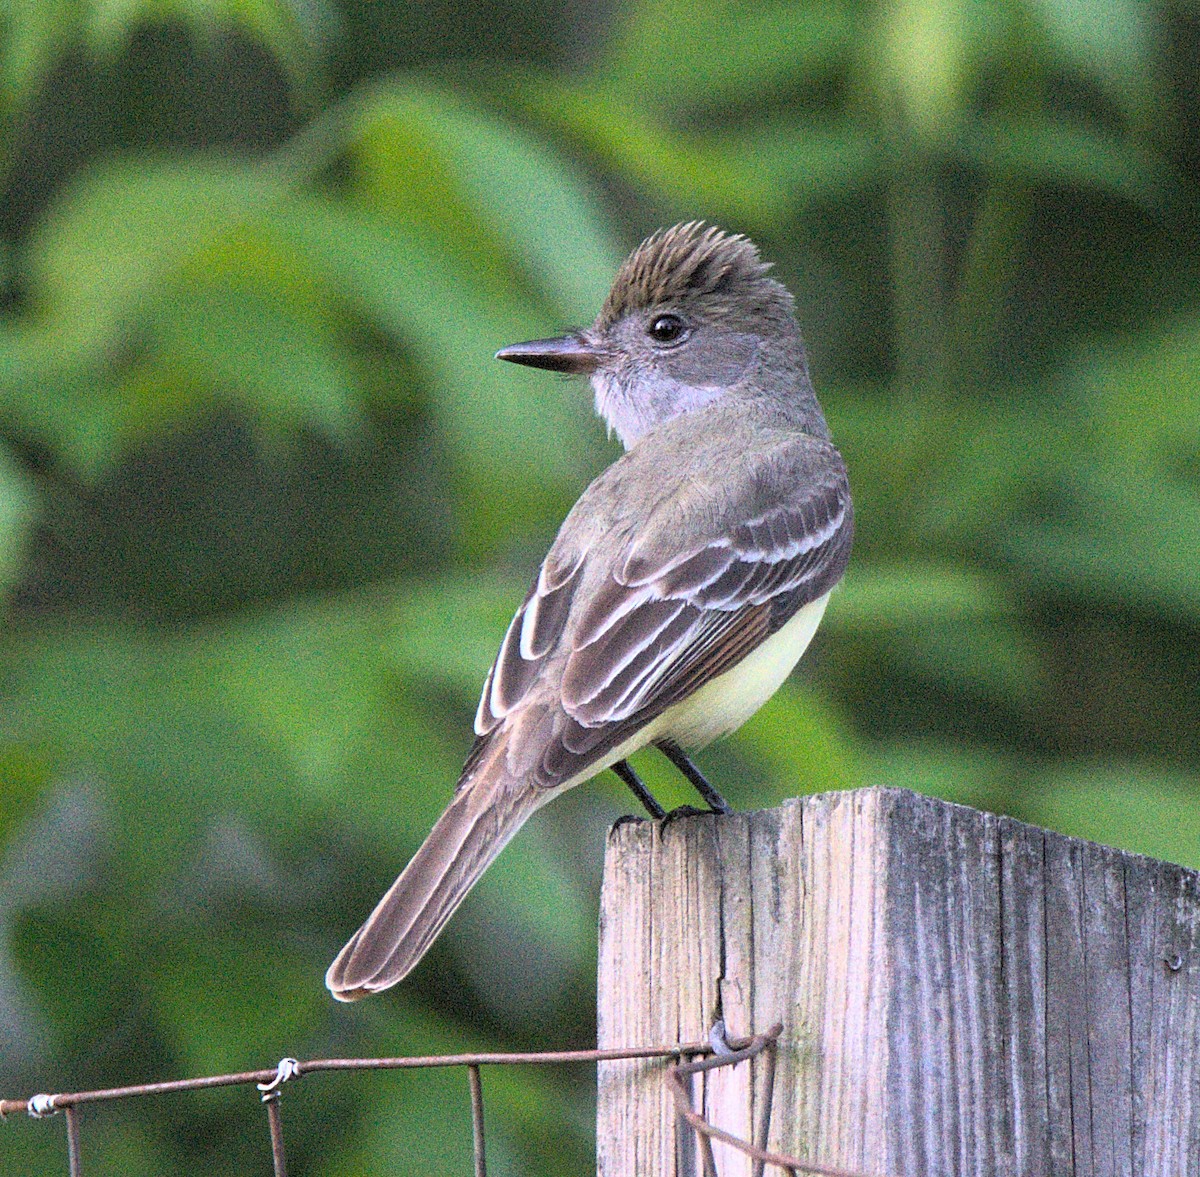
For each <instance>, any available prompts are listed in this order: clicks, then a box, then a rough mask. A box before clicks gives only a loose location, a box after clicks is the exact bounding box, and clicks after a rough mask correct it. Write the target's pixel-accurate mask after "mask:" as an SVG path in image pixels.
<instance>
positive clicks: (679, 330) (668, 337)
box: [649, 315, 687, 343]
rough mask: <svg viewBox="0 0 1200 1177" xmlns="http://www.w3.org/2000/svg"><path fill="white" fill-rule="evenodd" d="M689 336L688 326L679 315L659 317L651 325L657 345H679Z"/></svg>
mask: <svg viewBox="0 0 1200 1177" xmlns="http://www.w3.org/2000/svg"><path fill="white" fill-rule="evenodd" d="M685 334H687V324H686V323H685V322H684V321H683V320H682V319H681V318H680V317H679V316H678V315H658V316H656V317H655V319H654V321H653V322H652V323H651V324H650V331H649V335H650V338H651V339H653V340H654V342H655V343H678V342H679V341H680V340H681V339H682V338H683V337H684V335H685Z"/></svg>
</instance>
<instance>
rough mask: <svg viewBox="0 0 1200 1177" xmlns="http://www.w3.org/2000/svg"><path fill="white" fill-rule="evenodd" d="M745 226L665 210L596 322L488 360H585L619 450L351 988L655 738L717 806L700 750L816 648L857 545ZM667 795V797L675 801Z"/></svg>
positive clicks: (359, 990)
mask: <svg viewBox="0 0 1200 1177" xmlns="http://www.w3.org/2000/svg"><path fill="white" fill-rule="evenodd" d="M770 269H771V266H770V264H769V263H767V262H764V261H763V260H762V257H761V255H760V253H759V250H758V248H757V246H755V245H754V243H753V242H752V241H750V240H749V239H748V238H747V237H746V236H744V235H742V234H738V233H730V232H726V231H724V230H722V229H720V228H718V227H716V226H713V225H709V224H706V223H705V222H702V221H690V222H688V223H685V224H679V225H675V226H673V227H671V228H667V229H661V230H659V231H657V232H655V233H653V234H651V235H650V236H649V237H647V238H646V239H645V240H644V241H643V242H642V243H641V244H640V245H638V246H637V248H636V249H634V250H633V252H632V253H631V254H630V255H629V256H628V258H626V260H625V261H624V262H623V263H622V265H621V266H620V268H619V270H618V272H617V275H616V278H615V280H614V282H613V285H612V289H611V291H610V292H609V294H608V297H607V299H606V300H605V301H604V303H603V306H602V307H601V310H600V313H599V315H598V316H597V318H596V320H595V322H594V323H593V324H592V325H591V327H588V328H584V329H580V330H576V331H573V332H571V333H569V334H567V335H563V336H560V337H557V338H553V339H540V340H533V341H531V342H528V343H520V344H514V345H512V346H509V347H505V348H502V349H501V350H500V351H499V352H497V353H496V358H497V359H501V360H506V361H509V362H512V363H517V364H524V365H527V366H530V367H534V368H541V369H546V370H548V371H551V372H559V373H567V374H571V375H586V376H588V377H589V378H590V382H591V386H592V391H593V394H594V399H595V407H596V411H597V413H598V415H599V416H600V417H602V418H603V419H604V421H605V422H606V423H607V425H608V427H609V431H610V433H615V434H616V436H617V437H618V438H619V440H620V442H621V444H622V446H623V447H624V451H625V452H624V453H623V454H622V455H621V456H620V457H619V458H618V459H617V460H616V461H615V462H614V463H613V464H612V465H610V466H609V467H608V468H607V469H605V470H604V471H603V472H602V473H601V474H600V475H599V476H598V477H597V478H596V479H595V480H594V481H593V482H592V483H591V485H589V486H588V487H587V488H586V489H585V490H584V492H583V494H582V495H581V496H580V498H579V500H578V501H577V502H576V504H575V506H574V507H573V508H572V509H571V511H570V513H569V514H568V515H567V517H566V520H565V521H564V522H563V524H562V527H561V528H560V529H559V532H558V534H557V536H556V538H555V540H554V542H553V544H552V545H551V547H550V550H549V552H548V553H547V555H546V557H545V559H544V560H543V561H542V563H541V566H540V567H539V568H538V570H537V573H536V575H535V576H534V578H533V583H532V585H531V587H530V589H529V592H528V594H527V595H526V597H525V599H524V601H523V602H522V604H521V606H520V608H518V609H517V611H516V613H515V615H514V616H513V619H512V621H511V623H510V625H509V627H508V630H507V632H506V633H505V635H504V638H503V641H502V642H501V644H500V650H499V653H498V654H497V656H496V659H495V662H494V663H493V665H492V667H491V670H490V671H489V673H488V675H487V678H486V681H485V682H484V685H483V692H482V695H481V697H480V700H479V706H478V710H477V712H476V717H475V742H474V744H473V746H472V748H471V750H470V753H469V755H468V756H467V759H466V763H465V765H464V767H463V770H462V774H461V776H460V778H459V781H458V784H457V786H456V788H455V790H454V793H453V795H452V797H451V799H450V801H449V803H448V805H447V807H446V809H445V811H444V812H443V813H442V815H441V817H440V818H439V819H438V820H437V822H436V823H435V825H434V826H433V829H432V830H431V832H430V833H429V835H428V837H427V838H426V840H425V842H424V843H423V844H422V845H421V847H420V848H419V849H418V850H417V852H416V854H415V855H414V856H413V857H412V859H411V860H410V861H409V863H408V865H407V866H406V867H405V868H404V871H403V872H402V873H401V875H400V876H399V878H398V879H397V880H396V881H395V883H394V884H393V885H392V886H391V888H390V889H389V890H388V891H387V893H386V894H385V895H384V896H383V898H382V899H381V900H380V901H379V903H378V905H377V906H376V907H375V909H374V911H373V912H372V913H371V914H370V915H369V916H368V917H367V919H366V921H365V922H364V923H363V925H362V926H361V927H360V928H359V929H358V931H357V932H355V933H354V935H353V936H352V937H351V938H350V940H349V941H348V942H347V944H346V945H345V947H344V948H343V949H342V950H341V952H340V953H339V954H338V956H337V958H336V959H335V960H334V962H333V963H332V964H331V965H330V967H329V969H328V971H327V973H326V978H325V980H326V985H327V986H328V988H329V990H330V992H331V993H332V994H333V996H334V997H336V998H337V999H339V1000H341V1001H355V1000H357V999H359V998H361V997H364V996H366V995H368V994H371V993H375V992H378V991H380V990H383V989H387V988H389V987H390V986H392V985H395V984H396V983H397V982H399V981H400V980H402V979H403V978H404V977H405V976H407V975H408V973H409V972H410V971H411V970H412V969H413V968H414V967H415V966H416V965H417V963H418V962H419V961H420V960H421V958H422V957H423V956H424V954H425V953H426V951H427V950H428V949H429V947H430V945H431V944H432V943H433V941H434V939H435V938H436V937H437V936H438V934H439V933H440V932H441V930H442V928H443V927H444V926H445V924H446V922H447V920H448V919H449V918H450V916H451V915H452V914H453V913H454V911H455V910H456V909H457V907H458V905H459V904H460V903H461V902H462V900H463V898H464V897H465V896H466V894H467V892H468V891H469V890H470V889H471V887H473V886H474V884H475V883H476V882H477V881H478V879H479V877H480V876H481V875H482V874H483V872H484V871H485V870H486V868H487V867H488V866H489V865H490V863H491V862H492V861H493V860H494V859H495V857H496V855H497V854H499V853H500V851H501V850H502V849H503V847H504V846H505V845H506V844H507V843H508V841H509V840H510V839H511V838H512V837H513V836H514V834H516V832H517V831H518V829H520V827H521V826H522V824H523V823H524V822H525V821H526V820H527V819H528V818H529V817H530V815H531V814H533V813H534V811H535V810H537V809H539V808H540V807H541V806H543V805H545V804H546V803H547V802H549V801H550V800H552V799H553V798H554V797H556V796H558V795H559V794H560V793H562V792H564V791H565V790H567V789H570V788H573V787H574V786H576V785H578V784H581V783H582V782H584V781H586V780H588V779H590V778H592V777H594V776H596V775H597V774H598V773H600V772H601V771H603V770H604V769H608V768H611V769H613V770H614V771H615V772H616V773H617V775H618V776H619V777H620V779H621V780H623V781H624V782H625V783H626V784H627V785H629V787H630V788H631V789H632V790H633V792H634V794H635V796H637V797H638V799H639V800H640V801H641V802H642V804H643V805H644V806H645V807H646V808H647V810H648V812H649V813H650V815H651V817H653V818H662V817H663V816H664V813H663V808H662V806H661V805H660V804H659V803H658V802H657V800H656V799H655V798H654V797H653V796H652V795H651V794H650V792H649V790H648V789H647V788H646V787H645V785H644V784H643V783H642V781H641V779H640V778H639V777H638V776H637V774H636V773H635V772H634V770H633V769H632V768H631V767H630V765H629V764H628V757H629V756H630V755H631V754H632V753H634V752H636V751H637V750H639V749H641V748H645V747H647V746H653V747H655V748H658V749H659V750H660V751H662V752H663V753H664V754H666V755H667V756H668V758H669V759H670V760H671V761H672V762H673V763H674V764H675V765H676V766H677V767H678V768H679V769H680V770H681V771H682V772H683V773H684V774H685V775H686V776H687V777H688V779H689V780H690V781H692V783H693V784H694V785H695V786H696V788H697V789H698V790H699V792H700V795H701V797H702V798H703V799H704V800H705V802H706V803H707V804H708V806H709V808H710V809H711V810H713V811H716V812H727V811H728V805H727V803H726V802H725V800H724V798H723V797H722V796H721V795H720V794H719V793H718V792H717V791H716V790H715V789H714V788H712V786H711V785H709V783H708V782H707V781H706V780H705V778H704V776H703V774H702V773H701V772H700V770H699V769H698V768H697V767H696V766H695V764H694V763H693V762H692V760H691V759H690V757H689V755H688V752H687V751H686V750H687V749H691V750H695V749H698V748H702V747H703V746H705V745H706V744H708V743H710V742H711V741H713V740H715V739H717V738H719V737H720V736H723V735H725V734H727V733H728V732H731V731H733V730H734V729H735V728H737V727H739V726H740V725H741V724H742V723H743V722H745V721H746V720H747V719H748V718H749V717H750V716H751V715H753V714H754V712H755V711H757V710H758V708H759V707H760V706H761V705H762V704H763V703H764V702H766V700H767V699H768V698H769V697H770V696H771V695H772V694H774V692H775V691H776V689H777V688H778V687H779V686H780V684H781V683H782V682H783V681H784V679H785V678H786V677H787V675H788V674H789V673H790V671H791V670H792V668H793V667H794V666H795V665H796V663H797V662H798V661H799V659H800V657H801V655H802V654H803V653H804V651H805V649H806V648H807V647H808V644H809V642H810V641H811V639H812V637H813V635H814V633H815V631H816V629H817V625H818V623H819V622H820V620H821V617H822V615H823V613H824V611H825V607H826V604H827V603H828V600H829V595H830V592H831V591H832V589H833V588H834V586H835V585H836V584H837V583H838V581H839V580H840V579H841V578H842V575H843V573H844V572H845V569H846V566H847V563H848V561H849V558H850V550H851V544H852V539H853V531H854V510H853V504H852V501H851V497H850V486H849V480H848V476H847V472H846V467H845V463H844V462H843V460H842V457H841V455H840V453H839V452H838V450H837V449H836V448H835V447H834V445H833V442H832V440H831V435H830V431H829V428H828V426H827V424H826V421H825V417H824V414H823V413H822V411H821V407H820V405H819V403H818V401H817V397H816V394H815V392H814V391H813V386H812V382H811V379H810V376H809V369H808V361H807V358H806V352H805V347H804V343H803V341H802V338H801V333H800V328H799V325H798V323H797V321H796V316H795V312H794V300H793V298H792V295H791V294H790V293H789V291H788V290H787V288H786V287H785V286H784V285H783V284H782V283H781V282H780V281H778V280H777V279H776V278H774V277H773V276H771V274H770V272H769V271H770ZM667 816H670V815H667Z"/></svg>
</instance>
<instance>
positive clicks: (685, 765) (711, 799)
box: [655, 740, 733, 813]
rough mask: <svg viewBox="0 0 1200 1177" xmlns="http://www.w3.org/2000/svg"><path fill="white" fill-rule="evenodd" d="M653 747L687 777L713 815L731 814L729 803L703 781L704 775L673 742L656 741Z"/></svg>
mask: <svg viewBox="0 0 1200 1177" xmlns="http://www.w3.org/2000/svg"><path fill="white" fill-rule="evenodd" d="M655 747H656V748H658V750H659V751H660V752H661V753H662V754H663V755H664V756H665V757H666V758H667V759H668V760H669V761H670V762H671V763H672V764H673V765H675V767H676V768H677V769H679V771H680V772H681V773H683V775H684V776H685V777H687V779H688V780H689V781H690V782H691V785H692V787H693V788H694V789H695V790H696V792H697V793H699V794H700V796H701V798H702V799H703V800H704V804H705V805H707V806H708V808H709V809H710V810H711V811H712V812H713V813H732V812H733V809H732V808H731V806H730V804H729V802H728V801H726V800H725V798H724V797H722V796H721V794H720V793H718V792H717V790H716V789H714V788H713V787H712V785H710V784H709V783H708V781H706V780H705V779H704V773H702V772H701V771H700V770H699V769H698V768H697V767H696V766H695V765H694V764H693V763H692V762H691V760H690V759H689V758H688V754H687V753H686V752H685V751H684V750H683V749H682V748H681V747H680V746H679V745H678V744H677V743H675V741H674V740H658V741H657V742H656V743H655Z"/></svg>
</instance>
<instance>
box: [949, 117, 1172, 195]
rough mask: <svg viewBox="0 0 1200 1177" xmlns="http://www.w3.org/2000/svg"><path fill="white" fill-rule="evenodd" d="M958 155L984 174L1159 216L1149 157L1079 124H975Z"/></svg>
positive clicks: (1159, 175)
mask: <svg viewBox="0 0 1200 1177" xmlns="http://www.w3.org/2000/svg"><path fill="white" fill-rule="evenodd" d="M959 150H960V152H961V154H962V155H963V157H964V158H965V159H967V160H968V161H969V162H971V163H973V164H974V165H975V166H976V167H978V168H979V169H980V171H982V172H984V173H985V174H987V175H993V176H994V175H1001V176H1007V177H1009V178H1010V179H1012V180H1017V181H1020V182H1021V183H1026V184H1060V185H1065V186H1067V187H1074V188H1079V189H1081V190H1083V191H1084V192H1099V193H1103V194H1105V195H1108V196H1114V197H1117V198H1119V199H1121V200H1125V201H1128V202H1130V203H1131V204H1135V205H1139V206H1140V207H1142V208H1144V209H1146V210H1147V211H1148V212H1151V213H1158V212H1159V211H1160V209H1161V206H1162V203H1163V200H1164V197H1165V195H1166V192H1165V189H1166V185H1167V173H1166V170H1165V168H1164V167H1163V165H1162V163H1161V162H1160V161H1159V160H1158V159H1156V158H1154V157H1153V156H1151V155H1150V154H1149V153H1147V152H1145V151H1142V150H1141V149H1139V148H1136V147H1133V146H1130V145H1129V144H1128V143H1125V142H1123V141H1122V140H1120V139H1117V138H1115V137H1114V136H1112V135H1110V134H1106V133H1105V132H1103V131H1100V130H1098V129H1096V128H1093V127H1090V126H1088V125H1086V124H1084V123H1082V122H1071V121H1068V120H1066V119H1062V118H1054V117H1051V116H1050V115H1047V114H1045V113H1041V112H1039V113H1037V114H1030V115H1027V116H1024V117H1020V118H1013V117H1007V116H1001V117H998V118H992V119H987V120H984V121H980V122H978V123H976V124H975V125H974V126H973V127H972V128H971V130H970V131H968V132H967V133H966V134H965V135H964V136H963V138H962V140H961V142H960V148H959Z"/></svg>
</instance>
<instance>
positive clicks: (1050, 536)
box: [1004, 467, 1200, 618]
mask: <svg viewBox="0 0 1200 1177" xmlns="http://www.w3.org/2000/svg"><path fill="white" fill-rule="evenodd" d="M1068 510H1069V514H1068V516H1067V518H1065V519H1061V520H1057V521H1054V522H1049V523H1045V524H1025V525H1018V526H1016V527H1014V528H1012V529H1011V534H1010V536H1009V538H1008V539H1007V541H1006V542H1005V544H1004V547H1005V550H1006V551H1008V552H1009V553H1010V555H1011V558H1012V559H1013V560H1014V561H1017V562H1019V565H1020V566H1021V567H1022V568H1023V569H1024V570H1025V572H1026V574H1027V575H1029V576H1030V577H1031V578H1032V579H1033V580H1034V581H1035V582H1041V583H1042V584H1043V585H1045V586H1046V587H1049V588H1053V589H1055V590H1057V591H1062V590H1064V589H1065V590H1067V591H1070V592H1072V593H1076V594H1080V595H1083V596H1085V597H1093V598H1094V597H1097V596H1099V597H1101V598H1106V599H1107V600H1108V601H1110V602H1113V603H1115V604H1119V605H1121V606H1129V605H1132V606H1135V607H1137V608H1140V609H1143V610H1146V611H1148V612H1151V613H1157V614H1160V615H1162V614H1170V613H1181V614H1183V615H1184V616H1189V617H1192V618H1194V617H1196V616H1197V615H1198V614H1200V577H1198V576H1197V573H1196V565H1195V561H1193V560H1191V559H1188V558H1186V556H1185V555H1184V554H1185V553H1194V552H1200V490H1197V488H1196V487H1195V486H1194V485H1193V484H1192V483H1191V482H1189V481H1185V480H1184V479H1181V478H1179V477H1177V476H1174V475H1173V474H1171V473H1170V472H1169V471H1168V470H1166V469H1163V468H1161V467H1160V468H1158V469H1154V468H1149V469H1138V468H1130V469H1116V468H1097V469H1090V470H1080V471H1079V472H1078V473H1077V475H1076V478H1075V480H1074V485H1073V486H1072V487H1071V493H1070V502H1069V508H1068Z"/></svg>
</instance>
